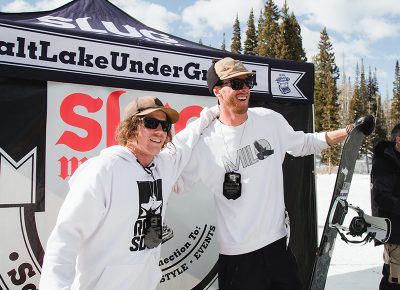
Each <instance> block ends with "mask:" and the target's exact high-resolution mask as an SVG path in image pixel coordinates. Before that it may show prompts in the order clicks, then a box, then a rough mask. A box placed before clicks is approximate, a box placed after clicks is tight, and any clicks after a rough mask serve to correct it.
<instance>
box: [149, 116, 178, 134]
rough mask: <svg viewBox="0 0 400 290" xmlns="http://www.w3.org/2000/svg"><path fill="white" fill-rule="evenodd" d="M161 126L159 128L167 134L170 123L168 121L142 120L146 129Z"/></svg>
mask: <svg viewBox="0 0 400 290" xmlns="http://www.w3.org/2000/svg"><path fill="white" fill-rule="evenodd" d="M159 124H161V128H162V130H163V131H164V132H167V133H168V132H169V131H170V130H171V126H172V125H171V122H170V121H168V120H167V121H161V120H157V119H153V118H149V117H144V118H143V125H144V126H145V127H146V128H148V129H156V128H157V127H158V125H159Z"/></svg>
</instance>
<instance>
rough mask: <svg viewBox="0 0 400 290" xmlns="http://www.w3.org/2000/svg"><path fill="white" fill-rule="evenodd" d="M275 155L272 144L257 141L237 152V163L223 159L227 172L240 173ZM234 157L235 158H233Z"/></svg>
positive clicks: (262, 140) (260, 140) (226, 158)
mask: <svg viewBox="0 0 400 290" xmlns="http://www.w3.org/2000/svg"><path fill="white" fill-rule="evenodd" d="M272 154H274V149H272V148H271V144H270V143H269V142H268V141H267V140H265V139H259V140H255V141H254V142H253V144H251V145H246V146H244V147H242V148H239V149H238V150H237V151H236V161H235V163H233V162H232V161H231V160H230V159H229V158H228V157H227V156H223V157H222V162H223V164H224V167H225V171H226V172H232V171H238V170H239V168H240V165H242V168H245V167H248V166H251V165H253V164H256V163H257V162H259V161H260V160H264V159H266V158H267V157H268V156H270V155H272ZM232 157H233V156H232Z"/></svg>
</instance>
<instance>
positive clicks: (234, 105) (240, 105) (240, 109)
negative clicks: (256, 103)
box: [226, 96, 249, 115]
mask: <svg viewBox="0 0 400 290" xmlns="http://www.w3.org/2000/svg"><path fill="white" fill-rule="evenodd" d="M226 106H227V107H228V108H229V109H230V110H231V111H232V112H233V113H235V114H239V115H241V114H245V113H246V112H247V110H248V108H249V98H247V100H246V101H239V100H238V99H237V98H236V96H235V97H231V98H229V99H228V100H227V101H226Z"/></svg>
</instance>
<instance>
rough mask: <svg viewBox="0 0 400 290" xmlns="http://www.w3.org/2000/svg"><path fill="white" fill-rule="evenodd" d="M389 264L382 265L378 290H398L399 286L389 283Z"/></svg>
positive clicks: (399, 289)
mask: <svg viewBox="0 0 400 290" xmlns="http://www.w3.org/2000/svg"><path fill="white" fill-rule="evenodd" d="M389 273H390V270H389V264H383V268H382V275H383V277H382V280H381V283H380V284H379V290H400V284H394V283H389V281H388V280H389Z"/></svg>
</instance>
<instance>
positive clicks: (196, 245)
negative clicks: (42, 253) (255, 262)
mask: <svg viewBox="0 0 400 290" xmlns="http://www.w3.org/2000/svg"><path fill="white" fill-rule="evenodd" d="M47 93H48V96H47V100H48V102H47V129H46V130H47V132H46V135H47V137H46V178H45V179H46V188H45V204H46V206H45V211H44V212H36V213H35V221H30V222H34V223H36V229H37V235H38V236H39V238H40V242H41V245H42V247H43V248H44V249H45V248H46V242H47V239H48V237H49V235H50V232H51V230H52V228H53V227H54V225H55V222H56V218H57V214H58V211H59V208H60V206H61V204H62V202H63V200H64V198H65V196H66V194H67V192H68V180H69V178H70V176H71V175H72V174H73V172H74V171H75V170H76V169H77V168H78V167H79V165H80V164H82V163H83V162H85V161H86V160H87V159H88V158H90V157H93V156H96V155H98V154H99V152H100V150H102V149H103V148H105V147H107V146H110V145H113V144H114V141H113V137H114V129H115V126H116V124H117V123H118V122H119V120H120V118H121V117H122V115H123V112H122V111H123V108H124V107H125V106H126V105H127V104H128V102H129V101H131V100H132V99H133V98H135V97H138V96H143V95H154V96H157V97H159V98H160V99H161V100H162V101H163V102H164V104H166V105H169V106H171V107H173V108H174V109H176V110H177V111H178V112H180V115H181V119H180V121H179V122H178V123H176V124H175V125H174V130H175V131H176V132H177V131H180V130H181V129H183V128H184V127H185V126H186V124H187V122H190V121H191V120H192V118H196V117H197V116H198V115H199V113H200V111H201V109H202V108H203V107H204V106H207V107H211V106H214V105H215V104H216V98H212V97H209V96H207V97H206V96H188V95H178V94H172V93H160V92H152V91H135V90H126V89H118V88H105V87H99V86H88V85H75V84H67V83H56V82H48V87H47ZM35 153H36V152H35V150H33V151H32V152H30V154H28V155H27V156H26V157H24V158H23V159H21V160H20V161H18V162H15V161H14V160H12V159H11V158H10V157H9V156H8V155H7V153H6V152H4V151H0V157H1V160H0V165H1V175H0V189H2V188H14V189H15V191H16V194H15V195H4V194H2V193H3V192H5V191H3V190H1V191H0V202H1V203H4V204H7V205H13V204H15V205H17V204H19V205H21V204H25V203H28V204H29V203H34V202H37V201H35V192H34V188H35V184H34V182H35V178H33V176H35V166H36V160H35V156H36V155H35ZM0 218H1V220H7V221H8V222H7V223H3V222H2V223H0V231H1V233H2V238H1V239H2V243H1V244H2V249H1V251H0V261H1V263H0V274H1V275H0V277H3V281H2V280H0V290H3V289H4V290H5V289H24V290H26V289H37V287H38V284H39V279H40V271H41V269H40V265H39V262H38V261H36V258H35V255H33V254H32V249H31V246H32V245H30V240H32V239H30V238H29V233H28V232H27V231H26V230H25V223H26V222H27V221H26V220H25V218H24V208H23V207H18V206H16V207H9V208H2V209H1V210H0ZM165 224H166V226H167V231H166V233H165V237H163V245H162V253H161V259H160V261H159V266H160V268H161V270H162V274H163V276H162V279H161V281H160V284H159V287H158V289H160V290H161V289H171V290H172V289H182V290H183V289H193V288H194V287H196V286H199V285H200V284H201V285H202V286H201V288H200V289H205V288H203V286H204V287H206V288H207V289H217V286H216V285H217V282H216V276H215V270H214V271H212V269H213V267H214V266H215V265H216V263H217V259H218V249H217V244H216V226H215V212H214V208H213V197H212V194H210V193H209V192H208V191H207V190H206V189H205V188H204V187H203V186H202V185H197V186H196V187H195V188H194V189H193V190H192V192H188V193H186V194H183V195H177V194H172V195H171V197H170V199H169V201H168V207H167V213H166V219H165ZM214 269H215V268H214ZM7 279H8V280H7ZM197 289H199V288H197ZM143 290H144V289H143Z"/></svg>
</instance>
